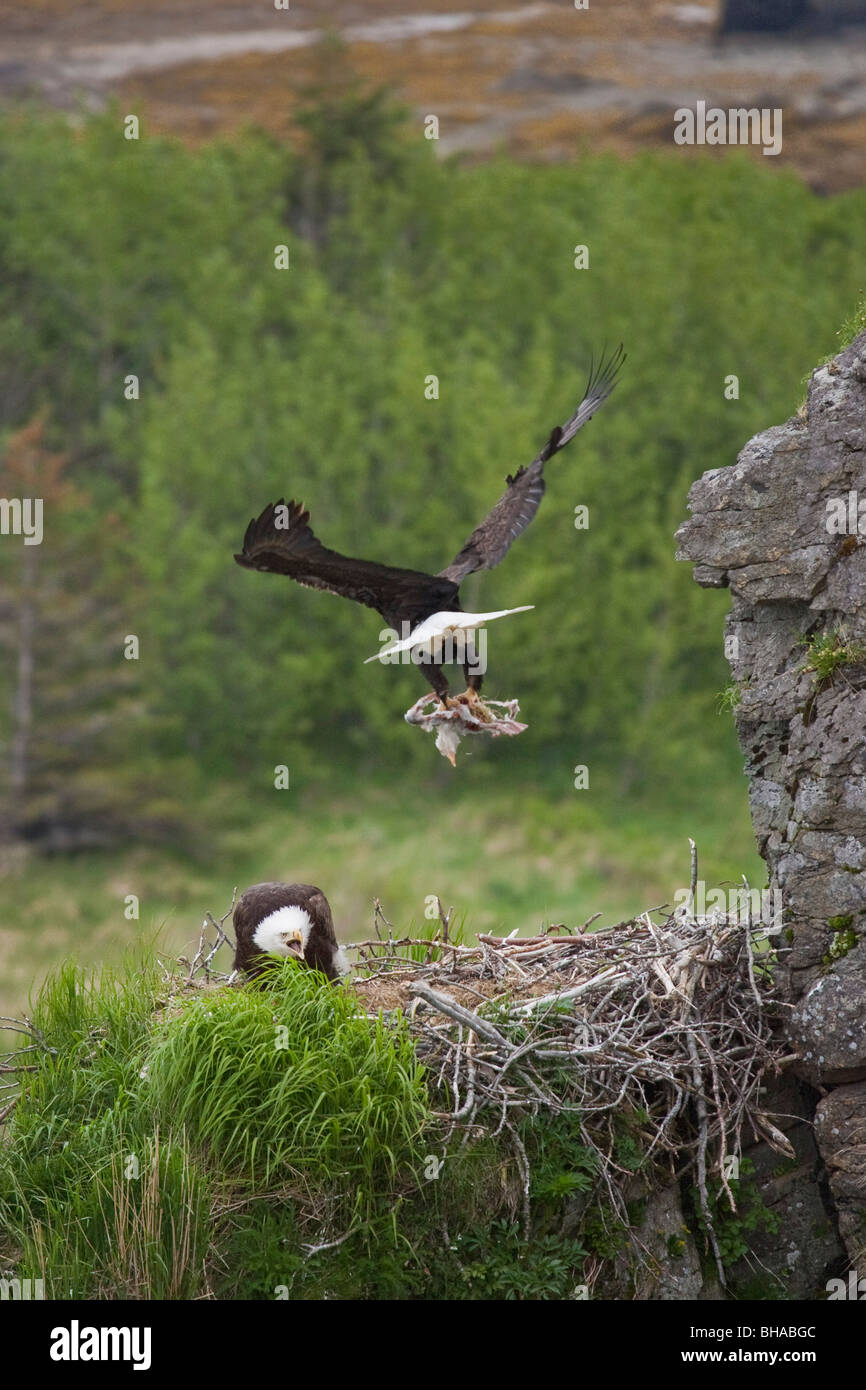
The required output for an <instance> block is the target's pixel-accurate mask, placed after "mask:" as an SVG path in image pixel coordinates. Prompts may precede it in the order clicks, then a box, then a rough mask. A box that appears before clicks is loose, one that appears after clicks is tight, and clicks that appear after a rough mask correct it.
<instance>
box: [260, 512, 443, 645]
mask: <svg viewBox="0 0 866 1390" xmlns="http://www.w3.org/2000/svg"><path fill="white" fill-rule="evenodd" d="M309 523H310V514H309V512H307V511H305V510H304V508H303V506H301V504H300V503H298V502H288V503H286V502H284V501H283V500H282V499H280V501H279V502H276V503H270V504H269V505H268V506H267V507H265V509H264V511H263V512H262V514H261V516H259V517H256V518H255V519H254V520H253V521H251V522H250V524H249V526H248V527H247V532H246V535H245V536H244V545H243V550H242V551H241V553H240V554H239V555H235V559H236V560H237V562H238V564H239V565H243V566H244V567H245V568H246V569H253V570H265V571H268V572H270V573H272V574H287V575H288V576H289V578H290V579H294V580H296V581H297V583H298V584H303V585H304V586H305V587H306V588H308V589H324V590H325V591H326V592H327V593H329V594H338V595H339V596H340V597H341V598H350V599H354V600H355V602H356V603H363V604H365V605H366V606H367V607H368V608H374V609H375V610H376V612H377V613H381V614H382V616H383V618H385V620H386V622H388V623H390V625H391V626H392V627H399V625H400V623H401V622H402V621H404V620H406V621H408V622H409V623H410V624H411V625H412V626H413V627H414V626H415V625H416V624H417V623H419V622H421V621H423V619H424V618H428V617H429V616H430V614H431V613H436V612H438V611H439V610H440V609H448V608H455V607H457V586H456V584H454V583H453V582H452V581H450V580H448V579H447V578H443V577H442V576H437V575H432V574H425V573H423V571H421V570H404V569H396V568H394V567H393V566H391V565H379V564H376V563H374V562H373V561H370V560H353V559H350V558H349V556H347V555H340V554H339V553H338V552H337V551H336V550H329V549H328V548H327V546H324V545H322V543H321V541H319V540H317V538H316V536H315V535H314V534H313V532H312V530H311V528H310V524H309Z"/></svg>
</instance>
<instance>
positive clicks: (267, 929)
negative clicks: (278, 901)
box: [253, 905, 313, 959]
mask: <svg viewBox="0 0 866 1390" xmlns="http://www.w3.org/2000/svg"><path fill="white" fill-rule="evenodd" d="M312 925H313V924H312V922H311V921H310V914H309V913H308V912H307V911H306V909H305V908H303V907H296V906H294V905H292V906H290V907H278V908H277V910H276V912H272V913H270V915H269V916H267V917H265V918H263V919H262V921H261V922H259V924H258V926H257V927H256V929H255V931H254V932H253V941H254V942H255V943H256V945H257V946H258V948H259V950H260V951H267V952H268V953H269V954H270V955H274V956H286V957H288V956H296V957H297V958H298V959H303V955H304V949H305V947H306V945H307V942H308V941H309V939H310V931H311V929H312Z"/></svg>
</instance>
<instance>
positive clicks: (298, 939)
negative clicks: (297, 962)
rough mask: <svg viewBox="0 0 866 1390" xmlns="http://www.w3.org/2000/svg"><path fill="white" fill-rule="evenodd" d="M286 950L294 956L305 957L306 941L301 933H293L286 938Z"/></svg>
mask: <svg viewBox="0 0 866 1390" xmlns="http://www.w3.org/2000/svg"><path fill="white" fill-rule="evenodd" d="M286 948H287V949H288V950H289V951H291V953H292V955H293V956H300V957H303V954H304V941H303V937H302V936H301V933H300V932H299V931H293V932H291V933H290V934H289V935H288V936H287V937H286Z"/></svg>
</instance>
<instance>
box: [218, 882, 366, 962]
mask: <svg viewBox="0 0 866 1390" xmlns="http://www.w3.org/2000/svg"><path fill="white" fill-rule="evenodd" d="M232 921H233V922H234V927H235V961H234V968H235V970H242V971H243V973H244V974H245V975H247V976H253V975H258V974H259V972H260V971H261V970H262V969H263V967H264V966H265V965H266V964H267V958H268V956H269V955H270V956H283V957H284V958H286V959H288V958H289V957H293V958H294V959H295V960H302V961H303V962H304V963H305V964H306V965H308V966H310V968H311V969H312V970H320V971H321V972H322V974H323V975H326V976H327V978H328V979H329V980H337V979H339V978H340V976H341V975H346V974H348V972H349V962H348V961H347V959H346V956H345V954H344V952H343V949H342V947H341V946H340V945H339V943H338V941H337V937H336V935H335V933H334V922H333V919H332V917H331V908H330V906H329V904H328V899H327V898H326V897H325V895H324V893H323V892H322V890H321V889H320V888H315V887H314V886H313V885H312V884H311V883H256V884H254V885H253V887H252V888H248V889H247V890H246V892H245V893H243V894H242V895H241V897H240V898H239V900H238V902H237V905H236V907H235V910H234V915H233V918H232Z"/></svg>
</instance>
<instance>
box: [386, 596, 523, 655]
mask: <svg viewBox="0 0 866 1390" xmlns="http://www.w3.org/2000/svg"><path fill="white" fill-rule="evenodd" d="M534 607H535V604H534V603H524V604H523V605H522V606H521V607H520V608H500V609H499V610H498V612H496V613H447V612H443V613H432V614H431V615H430V617H429V618H425V619H424V621H423V623H419V624H418V626H417V627H416V628H413V629H412V631H411V632H410V633H409V636H408V637H404V638H403V640H402V642H392V643H391V645H390V646H389V647H383V648H382V650H381V651H380V652H377V653H376V655H375V656H368V657H367V659H366V661H365V662H364V665H365V666H367V665H369V663H370V662H371V661H379V660H381V658H382V657H385V656H390V655H391V654H392V653H393V652H406V651H411V650H412V648H413V647H426V646H427V645H428V643H430V642H436V641H439V640H441V639H443V638H447V637H451V636H453V635H455V634H456V633H459V632H474V631H475V629H476V628H479V627H483V626H484V624H485V623H491V622H493V620H494V618H509V617H510V616H511V614H512V613H528V612H529V611H530V609H532V608H534Z"/></svg>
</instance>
